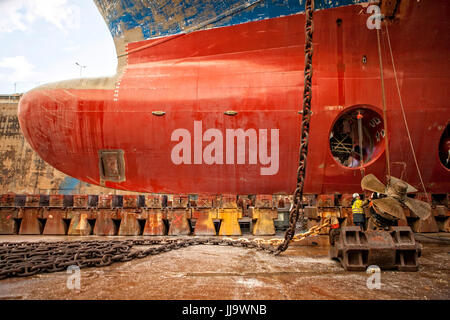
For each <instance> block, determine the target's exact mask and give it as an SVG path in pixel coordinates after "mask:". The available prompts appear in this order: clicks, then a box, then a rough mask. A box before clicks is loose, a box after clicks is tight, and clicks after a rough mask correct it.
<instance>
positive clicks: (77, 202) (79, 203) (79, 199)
mask: <svg viewBox="0 0 450 320" xmlns="http://www.w3.org/2000/svg"><path fill="white" fill-rule="evenodd" d="M88 204H89V196H88V195H87V194H76V195H74V196H73V207H74V208H87V207H88Z"/></svg>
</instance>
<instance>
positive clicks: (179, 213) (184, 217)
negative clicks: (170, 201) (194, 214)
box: [167, 209, 191, 236]
mask: <svg viewBox="0 0 450 320" xmlns="http://www.w3.org/2000/svg"><path fill="white" fill-rule="evenodd" d="M190 218H191V211H190V210H189V209H188V210H186V209H178V210H177V209H172V210H169V211H168V212H167V219H168V220H169V221H170V226H169V232H168V233H167V234H168V235H169V236H178V235H188V234H190V233H191V228H190V227H189V222H188V219H190Z"/></svg>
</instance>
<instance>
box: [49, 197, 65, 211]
mask: <svg viewBox="0 0 450 320" xmlns="http://www.w3.org/2000/svg"><path fill="white" fill-rule="evenodd" d="M49 206H50V207H52V208H62V207H64V195H62V194H52V195H50V196H49Z"/></svg>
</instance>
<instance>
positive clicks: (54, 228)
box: [42, 198, 67, 235]
mask: <svg viewBox="0 0 450 320" xmlns="http://www.w3.org/2000/svg"><path fill="white" fill-rule="evenodd" d="M61 201H62V198H61ZM61 203H62V202H61ZM43 217H44V219H47V220H46V222H45V227H44V232H42V234H54V235H65V234H66V233H67V224H66V222H65V221H64V220H63V219H66V217H67V215H66V211H65V210H63V209H44V212H43Z"/></svg>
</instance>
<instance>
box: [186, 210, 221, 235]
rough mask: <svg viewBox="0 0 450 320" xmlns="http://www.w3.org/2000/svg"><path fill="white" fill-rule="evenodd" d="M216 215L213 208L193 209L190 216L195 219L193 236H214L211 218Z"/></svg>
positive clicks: (214, 231)
mask: <svg viewBox="0 0 450 320" xmlns="http://www.w3.org/2000/svg"><path fill="white" fill-rule="evenodd" d="M216 217H217V213H216V212H215V211H213V210H209V209H206V210H195V211H194V212H193V214H192V218H194V219H197V222H196V223H195V229H194V235H195V236H215V235H216V228H215V227H214V222H213V219H214V218H216Z"/></svg>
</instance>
